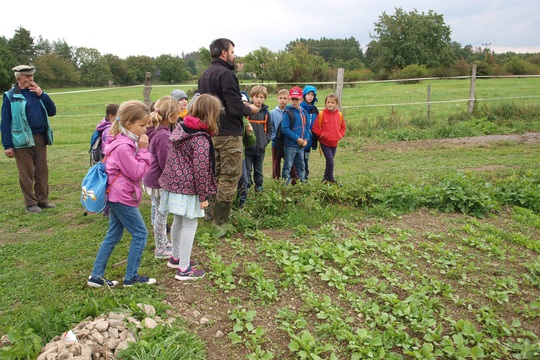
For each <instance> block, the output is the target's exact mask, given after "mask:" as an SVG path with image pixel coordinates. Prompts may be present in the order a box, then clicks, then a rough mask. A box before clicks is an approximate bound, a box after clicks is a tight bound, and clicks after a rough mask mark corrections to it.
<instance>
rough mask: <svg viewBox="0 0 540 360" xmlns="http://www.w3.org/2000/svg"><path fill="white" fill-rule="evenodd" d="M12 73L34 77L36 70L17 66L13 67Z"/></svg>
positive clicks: (28, 66) (26, 66)
mask: <svg viewBox="0 0 540 360" xmlns="http://www.w3.org/2000/svg"><path fill="white" fill-rule="evenodd" d="M11 70H13V72H19V73H21V74H24V75H34V73H35V72H36V69H35V68H34V67H33V66H32V65H19V66H15V67H14V68H13V69H11Z"/></svg>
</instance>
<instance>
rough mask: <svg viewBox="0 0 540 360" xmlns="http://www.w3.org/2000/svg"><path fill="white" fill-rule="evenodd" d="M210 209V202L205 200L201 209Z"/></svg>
mask: <svg viewBox="0 0 540 360" xmlns="http://www.w3.org/2000/svg"><path fill="white" fill-rule="evenodd" d="M207 207H208V200H205V201H203V202H202V203H201V209H205V208H207Z"/></svg>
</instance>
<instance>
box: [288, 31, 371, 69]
mask: <svg viewBox="0 0 540 360" xmlns="http://www.w3.org/2000/svg"><path fill="white" fill-rule="evenodd" d="M299 44H302V45H305V46H306V47H307V49H308V52H309V53H310V54H312V55H319V56H321V57H322V58H323V59H324V60H325V61H326V62H328V63H329V65H330V66H332V67H345V68H349V69H360V68H362V67H363V61H364V54H363V52H362V48H361V47H360V43H359V42H358V41H357V40H356V39H355V38H354V37H350V38H349V39H328V38H324V37H323V38H321V39H320V40H314V39H307V40H306V39H297V40H295V41H292V42H290V43H289V44H287V46H286V50H289V51H292V50H293V48H294V47H295V46H296V45H299Z"/></svg>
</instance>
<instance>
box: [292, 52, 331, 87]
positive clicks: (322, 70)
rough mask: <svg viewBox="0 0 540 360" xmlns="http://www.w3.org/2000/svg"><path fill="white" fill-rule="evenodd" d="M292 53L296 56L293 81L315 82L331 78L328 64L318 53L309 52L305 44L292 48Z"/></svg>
mask: <svg viewBox="0 0 540 360" xmlns="http://www.w3.org/2000/svg"><path fill="white" fill-rule="evenodd" d="M292 54H293V55H294V57H295V58H296V66H295V67H294V70H293V71H294V73H293V79H292V80H293V81H295V82H310V81H311V82H315V81H326V80H328V79H329V71H328V64H327V62H326V61H324V59H323V58H322V57H320V56H318V55H312V54H310V53H309V51H308V49H307V47H306V46H305V45H301V44H299V45H296V46H294V47H293V48H292Z"/></svg>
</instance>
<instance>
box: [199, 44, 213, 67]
mask: <svg viewBox="0 0 540 360" xmlns="http://www.w3.org/2000/svg"><path fill="white" fill-rule="evenodd" d="M199 54H200V60H201V65H202V67H203V71H204V70H205V69H206V68H207V67H209V66H210V62H211V61H212V56H211V55H210V50H209V49H207V48H205V47H201V48H199Z"/></svg>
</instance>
